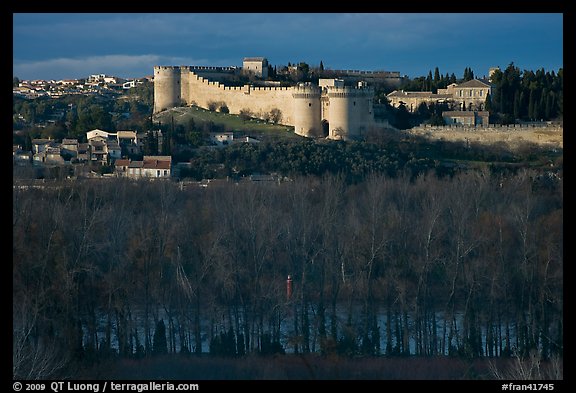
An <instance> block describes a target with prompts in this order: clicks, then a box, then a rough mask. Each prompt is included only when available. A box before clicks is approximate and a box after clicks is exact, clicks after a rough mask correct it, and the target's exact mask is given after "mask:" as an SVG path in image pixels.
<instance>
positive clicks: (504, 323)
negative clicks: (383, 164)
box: [13, 170, 563, 378]
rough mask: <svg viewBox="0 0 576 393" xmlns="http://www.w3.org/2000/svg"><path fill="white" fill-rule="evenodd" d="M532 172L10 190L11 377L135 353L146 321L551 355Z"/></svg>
mask: <svg viewBox="0 0 576 393" xmlns="http://www.w3.org/2000/svg"><path fill="white" fill-rule="evenodd" d="M536 176H537V173H535V172H531V171H528V170H521V171H519V172H518V173H516V174H511V175H509V176H507V177H501V176H499V177H496V176H494V175H491V174H490V173H489V172H488V171H470V172H466V173H460V174H458V175H456V176H454V177H453V178H444V179H438V178H437V177H435V176H434V175H423V176H420V177H419V178H417V179H415V180H410V178H409V176H399V177H397V178H389V177H385V176H382V175H372V176H369V177H368V178H367V179H366V180H365V181H363V182H360V183H358V184H355V185H349V184H346V183H345V182H344V181H343V180H342V179H341V178H340V177H338V176H329V177H325V178H314V177H308V178H301V179H296V180H294V181H291V182H286V183H282V184H276V183H274V184H261V183H250V182H241V183H239V184H237V185H236V184H233V183H228V184H223V185H214V186H212V185H211V186H209V187H207V188H196V187H193V188H182V187H179V186H178V184H176V183H174V182H170V181H156V182H147V181H137V182H135V181H129V180H122V179H118V180H112V179H110V180H105V181H101V180H99V181H77V182H67V183H55V184H51V185H47V184H45V185H44V187H42V188H24V187H18V186H15V188H14V192H13V320H14V323H13V336H14V345H13V359H14V370H13V372H14V375H15V376H18V377H23V378H46V377H51V376H54V375H58V372H64V371H63V370H65V367H64V366H65V365H66V363H67V361H72V360H75V362H69V363H75V364H78V360H86V361H88V360H94V359H98V358H100V357H102V356H106V355H110V354H116V355H118V356H123V357H133V356H136V357H137V356H148V355H152V354H153V353H154V352H155V351H156V350H155V348H158V346H159V345H160V344H159V342H158V334H155V332H156V331H157V330H158V326H159V324H160V323H161V325H162V329H164V324H165V332H166V333H165V335H166V341H165V342H166V344H162V345H165V346H166V351H167V352H168V353H198V354H199V353H203V352H208V351H212V352H213V353H217V354H225V355H243V354H246V353H252V352H260V353H273V352H282V351H284V350H287V351H288V350H289V351H292V352H296V353H306V352H321V353H324V354H330V353H341V354H346V355H383V354H385V355H403V354H416V355H458V356H468V357H476V356H489V357H496V356H506V355H509V354H511V353H512V352H513V351H514V352H516V353H519V354H528V353H530V352H531V351H538V352H539V353H540V354H541V356H543V357H550V356H555V355H560V356H561V355H562V350H563V341H562V337H563V323H562V321H563V297H562V294H563V281H562V265H563V232H562V230H563V199H562V182H561V180H558V181H557V183H556V186H555V187H554V188H553V189H550V188H548V189H537V188H535V187H534V184H535V183H534V180H535V178H536ZM15 184H16V183H15ZM289 274H290V275H291V276H292V278H293V280H294V281H293V282H294V284H293V293H292V296H291V297H290V298H287V294H286V277H287V276H288V275H289ZM155 341H156V342H155ZM208 341H209V342H210V343H211V345H208V344H207V342H208Z"/></svg>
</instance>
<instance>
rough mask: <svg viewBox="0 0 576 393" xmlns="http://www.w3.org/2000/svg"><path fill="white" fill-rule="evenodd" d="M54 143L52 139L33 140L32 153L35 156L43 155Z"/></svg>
mask: <svg viewBox="0 0 576 393" xmlns="http://www.w3.org/2000/svg"><path fill="white" fill-rule="evenodd" d="M53 143H54V141H53V140H51V139H32V152H33V153H34V154H38V153H42V152H43V151H45V150H46V148H47V147H49V146H52V145H53Z"/></svg>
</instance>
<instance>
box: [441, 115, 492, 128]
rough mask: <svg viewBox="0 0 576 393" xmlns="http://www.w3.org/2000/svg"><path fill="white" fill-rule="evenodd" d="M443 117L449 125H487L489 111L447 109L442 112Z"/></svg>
mask: <svg viewBox="0 0 576 393" xmlns="http://www.w3.org/2000/svg"><path fill="white" fill-rule="evenodd" d="M442 118H443V119H444V122H445V123H446V124H447V125H452V124H457V125H463V126H473V127H476V126H484V127H487V126H488V124H489V122H488V119H489V112H487V111H446V112H442Z"/></svg>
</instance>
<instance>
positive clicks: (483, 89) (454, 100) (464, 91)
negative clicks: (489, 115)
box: [386, 79, 492, 112]
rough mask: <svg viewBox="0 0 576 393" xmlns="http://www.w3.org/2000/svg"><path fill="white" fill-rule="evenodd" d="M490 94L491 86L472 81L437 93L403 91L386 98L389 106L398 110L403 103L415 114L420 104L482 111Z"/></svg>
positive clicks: (479, 81)
mask: <svg viewBox="0 0 576 393" xmlns="http://www.w3.org/2000/svg"><path fill="white" fill-rule="evenodd" d="M491 94H492V85H491V84H490V82H488V81H487V80H485V79H472V80H469V81H466V82H464V83H461V84H457V83H452V84H450V85H448V86H447V87H446V88H445V89H438V91H437V93H432V92H431V91H404V90H394V91H393V92H391V93H390V94H388V95H387V96H386V97H387V98H388V100H389V101H390V105H392V106H393V107H395V108H398V107H399V106H400V104H401V103H404V105H405V106H406V109H407V110H408V111H410V112H415V111H416V110H417V109H418V107H419V106H420V104H422V103H426V104H427V105H430V104H431V103H436V104H441V103H447V104H449V105H452V106H454V107H456V108H457V109H459V110H469V111H474V110H478V111H482V110H484V107H485V103H486V97H488V95H491Z"/></svg>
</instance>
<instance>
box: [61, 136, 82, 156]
mask: <svg viewBox="0 0 576 393" xmlns="http://www.w3.org/2000/svg"><path fill="white" fill-rule="evenodd" d="M60 150H61V152H62V155H68V156H70V157H76V156H78V139H67V138H64V139H62V143H61V144H60Z"/></svg>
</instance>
